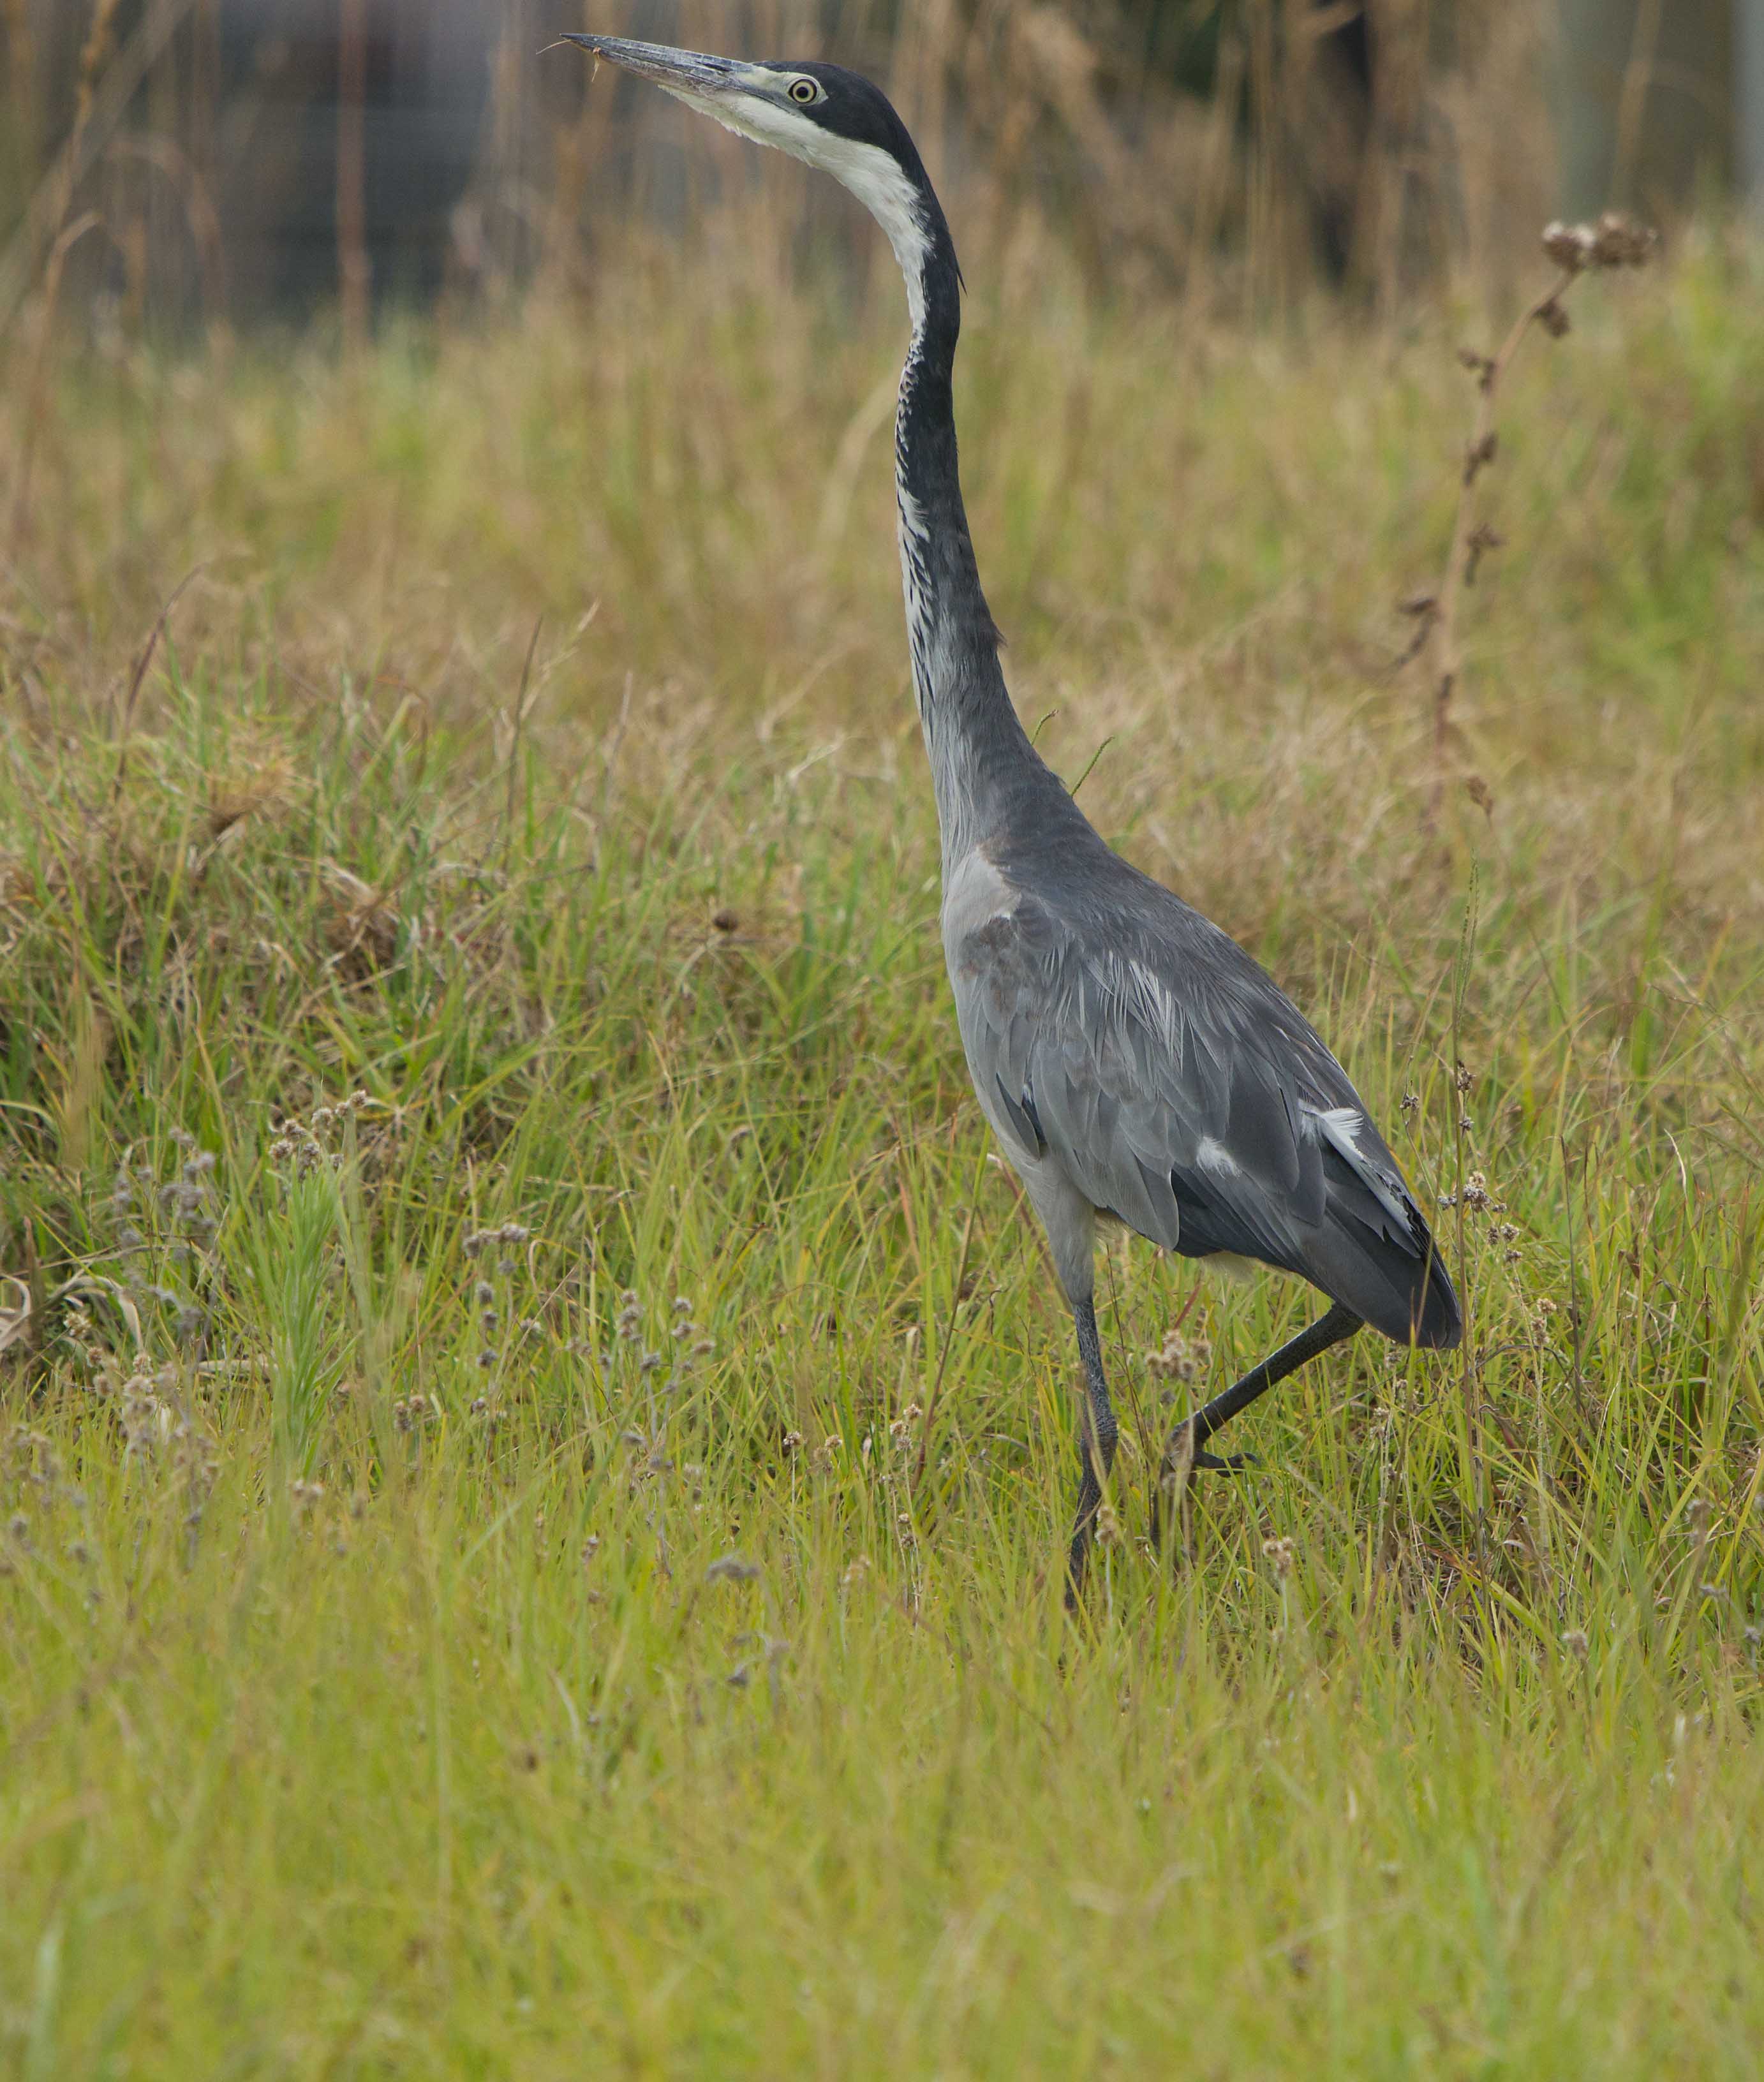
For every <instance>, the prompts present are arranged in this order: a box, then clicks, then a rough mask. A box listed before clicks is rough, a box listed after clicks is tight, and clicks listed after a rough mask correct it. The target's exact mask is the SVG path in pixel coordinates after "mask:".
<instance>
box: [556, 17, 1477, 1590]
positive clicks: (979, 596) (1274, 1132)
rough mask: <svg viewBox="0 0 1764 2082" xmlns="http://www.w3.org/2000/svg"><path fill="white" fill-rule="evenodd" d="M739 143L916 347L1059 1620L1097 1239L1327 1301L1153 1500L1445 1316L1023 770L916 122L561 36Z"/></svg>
mask: <svg viewBox="0 0 1764 2082" xmlns="http://www.w3.org/2000/svg"><path fill="white" fill-rule="evenodd" d="M567 40H568V41H569V42H571V43H573V44H580V46H581V47H582V48H583V49H584V50H586V51H588V52H589V53H592V54H593V57H595V58H597V59H599V60H604V61H606V62H607V63H608V64H610V65H614V66H617V67H618V68H619V69H621V70H623V71H625V72H627V73H631V74H635V75H636V76H637V77H638V78H641V79H644V80H648V81H650V82H652V83H653V84H654V85H655V86H658V87H660V88H661V89H662V90H663V91H665V93H668V94H670V95H673V96H674V97H675V98H676V99H678V100H680V101H682V102H684V103H686V105H687V106H688V107H690V108H693V109H695V110H697V111H698V112H700V113H701V114H703V115H705V116H711V117H712V118H713V119H714V120H715V121H717V122H719V123H720V124H724V126H725V127H726V128H727V129H731V130H733V131H736V132H737V133H739V134H740V135H741V136H742V137H748V138H751V139H753V141H756V142H757V143H759V144H762V145H771V146H774V147H775V148H776V149H777V150H780V151H783V152H787V153H790V154H792V155H793V156H794V157H795V158H799V159H802V160H805V161H807V162H808V164H809V165H810V166H815V167H818V168H819V169H820V170H821V171H822V172H824V173H827V174H830V175H832V176H833V179H835V180H838V181H839V182H841V183H843V185H844V186H845V187H846V188H848V189H850V192H852V193H853V194H854V195H855V196H856V197H857V198H858V200H859V202H861V203H862V204H863V205H864V207H865V208H866V209H867V210H868V211H869V212H870V213H871V216H872V217H875V218H876V221H877V222H878V223H879V224H880V225H881V227H882V229H883V230H884V233H885V234H887V236H888V242H889V244H890V245H891V246H892V247H893V251H894V257H895V259H897V261H898V263H900V268H901V274H902V276H904V277H905V283H906V302H907V311H908V316H909V319H910V322H911V336H910V339H909V344H908V347H907V351H906V360H905V365H904V367H903V368H902V369H901V383H900V393H899V399H898V403H897V411H896V415H895V427H894V487H895V498H896V504H897V509H898V516H899V522H898V530H897V533H898V539H899V547H900V558H901V589H902V592H903V595H904V597H905V605H906V630H907V647H908V651H909V657H910V663H911V669H912V684H913V690H914V697H915V698H916V700H917V702H918V716H919V723H920V727H921V731H922V735H923V738H924V741H925V748H926V755H927V757H928V759H929V762H930V766H931V788H932V793H933V794H934V796H935V801H936V807H937V822H938V830H939V841H940V849H941V854H942V862H941V865H942V887H943V900H942V925H943V952H944V956H945V959H946V962H947V967H948V970H949V979H950V983H951V985H952V989H953V993H954V996H955V1001H956V1024H957V1026H958V1028H959V1030H960V1035H961V1041H962V1047H963V1050H964V1052H965V1054H966V1056H967V1059H968V1067H969V1072H970V1073H971V1075H972V1077H973V1085H974V1091H975V1094H976V1096H977V1098H978V1099H979V1102H980V1107H981V1112H982V1113H983V1114H984V1115H985V1118H986V1119H987V1121H988V1123H990V1127H991V1128H992V1131H993V1133H994V1136H995V1137H996V1138H997V1140H998V1144H999V1147H1000V1148H1001V1149H1002V1152H1003V1153H1004V1155H1005V1157H1006V1159H1007V1160H1008V1161H1009V1162H1010V1164H1011V1166H1012V1168H1013V1169H1014V1170H1015V1172H1016V1173H1017V1174H1018V1176H1019V1178H1020V1179H1021V1180H1022V1182H1023V1189H1024V1191H1025V1193H1026V1195H1027V1197H1028V1200H1029V1202H1030V1203H1031V1205H1032V1207H1034V1209H1035V1211H1036V1214H1037V1215H1038V1216H1040V1220H1041V1223H1042V1225H1043V1227H1044V1229H1045V1230H1046V1233H1047V1238H1048V1244H1049V1251H1050V1254H1051V1257H1052V1260H1053V1269H1054V1271H1055V1273H1056V1275H1057V1277H1058V1279H1059V1282H1060V1284H1061V1288H1062V1289H1063V1290H1064V1292H1065V1296H1066V1301H1067V1303H1068V1304H1069V1305H1070V1309H1071V1312H1072V1317H1073V1322H1074V1329H1075V1331H1076V1335H1077V1343H1078V1359H1079V1363H1080V1365H1081V1367H1082V1373H1083V1380H1084V1389H1085V1395H1084V1401H1083V1403H1082V1406H1081V1416H1080V1420H1079V1425H1078V1433H1079V1438H1078V1460H1079V1469H1078V1515H1077V1519H1076V1521H1075V1523H1074V1527H1073V1532H1072V1539H1071V1544H1070V1549H1069V1550H1068V1555H1067V1566H1066V1602H1067V1604H1069V1605H1073V1606H1075V1605H1076V1604H1077V1603H1078V1595H1079V1592H1080V1591H1081V1590H1082V1586H1083V1583H1084V1577H1085V1568H1086V1561H1087V1555H1088V1553H1089V1551H1090V1549H1091V1545H1092V1542H1093V1539H1094V1536H1095V1530H1096V1526H1097V1519H1098V1513H1099V1508H1100V1507H1101V1504H1102V1501H1103V1496H1104V1488H1105V1486H1106V1484H1107V1483H1108V1479H1109V1475H1110V1471H1111V1469H1112V1465H1113V1463H1114V1459H1115V1452H1116V1440H1117V1438H1118V1431H1119V1427H1118V1426H1117V1422H1116V1416H1115V1412H1114V1409H1113V1406H1112V1403H1111V1401H1110V1397H1109V1390H1108V1376H1107V1375H1106V1373H1105V1372H1104V1365H1103V1351H1102V1342H1101V1339H1100V1338H1099V1334H1098V1330H1097V1323H1096V1308H1095V1250H1096V1239H1097V1230H1098V1224H1099V1222H1101V1221H1109V1222H1113V1223H1116V1224H1125V1226H1126V1227H1127V1228H1128V1229H1132V1230H1134V1231H1137V1233H1138V1234H1139V1235H1140V1236H1142V1237H1146V1238H1149V1239H1150V1241H1152V1242H1153V1243H1154V1244H1158V1245H1162V1246H1163V1249H1165V1250H1169V1251H1174V1252H1176V1253H1179V1254H1181V1255H1182V1256H1184V1257H1187V1258H1196V1259H1201V1260H1211V1261H1213V1262H1214V1263H1215V1264H1216V1265H1218V1266H1223V1267H1226V1268H1233V1269H1238V1270H1242V1269H1244V1267H1243V1262H1244V1261H1246V1260H1247V1261H1251V1264H1252V1265H1253V1264H1257V1263H1259V1264H1260V1265H1264V1266H1269V1267H1272V1268H1273V1269H1274V1270H1276V1271H1280V1272H1284V1273H1287V1274H1290V1275H1297V1276H1298V1278H1300V1279H1303V1280H1306V1281H1308V1282H1309V1283H1310V1285H1311V1286H1312V1287H1314V1288H1317V1289H1318V1290H1319V1292H1321V1293H1322V1294H1323V1295H1325V1296H1327V1298H1328V1302H1329V1306H1328V1308H1327V1310H1326V1311H1325V1312H1324V1313H1323V1315H1322V1316H1320V1317H1319V1318H1318V1320H1317V1321H1315V1322H1314V1323H1312V1324H1311V1325H1310V1327H1309V1328H1308V1329H1306V1330H1302V1331H1301V1332H1300V1333H1299V1334H1298V1336H1297V1337H1294V1338H1291V1339H1290V1340H1289V1342H1286V1343H1285V1344H1283V1345H1281V1347H1279V1349H1278V1350H1277V1351H1275V1352H1273V1353H1272V1354H1271V1355H1269V1356H1268V1358H1266V1359H1264V1360H1262V1362H1261V1363H1260V1364H1259V1365H1257V1366H1255V1367H1252V1368H1251V1369H1250V1371H1249V1372H1247V1373H1246V1374H1245V1375H1243V1377H1242V1378H1241V1379H1240V1380H1237V1381H1235V1382H1234V1383H1233V1384H1232V1385H1231V1386H1230V1387H1229V1388H1226V1389H1224V1390H1223V1391H1222V1393H1220V1394H1218V1395H1217V1396H1215V1397H1213V1399H1212V1400H1211V1401H1209V1402H1208V1403H1206V1404H1205V1406H1204V1407H1202V1408H1201V1409H1200V1410H1195V1411H1193V1412H1192V1413H1191V1414H1189V1415H1188V1417H1186V1418H1184V1419H1183V1420H1182V1421H1181V1422H1179V1423H1178V1424H1177V1425H1176V1426H1175V1428H1174V1429H1173V1430H1172V1431H1171V1435H1170V1438H1169V1440H1168V1443H1167V1444H1166V1446H1165V1448H1164V1450H1163V1456H1162V1459H1161V1461H1160V1463H1159V1470H1158V1480H1157V1481H1156V1482H1155V1483H1154V1489H1153V1502H1152V1536H1153V1540H1154V1545H1155V1544H1156V1542H1157V1540H1158V1495H1159V1493H1160V1491H1161V1490H1164V1489H1166V1488H1167V1487H1169V1486H1175V1484H1176V1483H1178V1482H1182V1481H1186V1479H1187V1477H1188V1471H1190V1470H1192V1469H1197V1468H1198V1469H1217V1470H1221V1471H1226V1472H1229V1471H1231V1470H1234V1469H1239V1468H1240V1467H1242V1466H1243V1465H1245V1464H1246V1463H1247V1460H1249V1459H1250V1458H1251V1456H1248V1455H1246V1454H1242V1453H1239V1454H1234V1455H1230V1456H1222V1455H1219V1454H1215V1453H1213V1452H1210V1451H1209V1449H1208V1441H1209V1439H1212V1438H1213V1435H1215V1434H1216V1433H1217V1431H1219V1430H1220V1428H1221V1427H1222V1426H1223V1425H1225V1424H1226V1423H1227V1422H1229V1421H1230V1419H1231V1418H1234V1417H1235V1416H1238V1415H1239V1414H1241V1413H1242V1412H1243V1410H1246V1409H1247V1408H1248V1407H1249V1406H1250V1405H1251V1403H1252V1402H1254V1401H1255V1400H1256V1399H1257V1398H1258V1397H1260V1396H1262V1395H1264V1394H1265V1393H1267V1392H1268V1389H1271V1388H1272V1387H1273V1386H1274V1385H1275V1384H1276V1383H1277V1382H1278V1381H1281V1380H1285V1378H1286V1377H1287V1376H1289V1375H1290V1374H1292V1373H1293V1372H1295V1371H1296V1370H1297V1369H1298V1368H1300V1367H1302V1366H1303V1365H1304V1364H1305V1363H1306V1362H1307V1361H1308V1360H1310V1359H1315V1358H1316V1357H1317V1356H1318V1355H1319V1353H1322V1352H1324V1351H1327V1350H1328V1349H1329V1348H1330V1347H1331V1346H1333V1345H1336V1344H1340V1343H1341V1342H1343V1341H1344V1339H1346V1338H1351V1337H1353V1335H1354V1334H1356V1333H1357V1331H1359V1330H1361V1329H1362V1328H1363V1327H1365V1326H1368V1325H1369V1326H1370V1327H1371V1328H1373V1329H1374V1330H1378V1331H1380V1332H1382V1334H1383V1335H1384V1336H1386V1338H1391V1339H1392V1340H1394V1341H1395V1342H1397V1343H1399V1344H1402V1345H1407V1346H1412V1347H1416V1348H1419V1349H1422V1350H1430V1351H1440V1350H1446V1349H1449V1348H1450V1347H1453V1346H1454V1345H1456V1344H1457V1343H1458V1341H1459V1338H1461V1336H1462V1316H1461V1314H1460V1311H1459V1308H1458V1296H1457V1295H1456V1293H1455V1292H1454V1289H1453V1286H1452V1282H1451V1279H1450V1275H1449V1274H1448V1272H1447V1271H1446V1268H1445V1265H1444V1264H1443V1263H1442V1262H1441V1258H1440V1255H1439V1253H1438V1251H1437V1249H1436V1247H1435V1244H1434V1240H1433V1236H1432V1234H1431V1233H1430V1232H1429V1228H1428V1224H1427V1221H1426V1219H1425V1217H1424V1215H1423V1214H1422V1212H1421V1209H1420V1206H1419V1204H1418V1203H1417V1202H1416V1199H1415V1196H1414V1195H1413V1194H1412V1192H1411V1191H1410V1190H1409V1188H1408V1186H1407V1183H1406V1182H1404V1179H1403V1174H1402V1172H1401V1170H1399V1167H1398V1165H1397V1162H1396V1160H1395V1157H1393V1156H1392V1155H1391V1151H1390V1149H1389V1148H1388V1146H1387V1145H1386V1143H1385V1140H1384V1139H1383V1137H1382V1136H1381V1135H1380V1134H1379V1132H1378V1128H1377V1127H1376V1126H1375V1125H1374V1123H1373V1120H1372V1118H1371V1115H1370V1114H1369V1112H1368V1111H1367V1109H1366V1107H1365V1105H1364V1104H1363V1103H1362V1102H1361V1098H1360V1096H1359V1094H1358V1093H1357V1092H1356V1091H1355V1089H1354V1088H1353V1085H1352V1083H1351V1082H1350V1081H1348V1076H1347V1073H1346V1072H1345V1071H1344V1070H1343V1068H1341V1066H1340V1064H1339V1063H1338V1062H1337V1061H1336V1059H1335V1057H1334V1056H1332V1055H1331V1053H1330V1052H1329V1050H1328V1048H1327V1047H1326V1046H1325V1045H1324V1043H1323V1041H1322V1040H1321V1039H1320V1038H1319V1035H1317V1033H1316V1032H1315V1030H1314V1029H1313V1028H1312V1027H1311V1026H1310V1024H1309V1023H1308V1022H1306V1020H1305V1019H1304V1018H1303V1017H1302V1015H1301V1014H1300V1013H1299V1012H1298V1009H1297V1008H1296V1007H1295V1006H1294V1005H1293V1003H1292V1002H1291V1001H1290V1000H1289V998H1288V997H1286V996H1285V993H1283V992H1282V991H1281V989H1280V988H1279V987H1278V986H1277V984H1275V982H1274V980H1273V979H1272V977H1271V976H1269V975H1268V972H1267V971H1265V970H1264V968H1263V967H1261V965H1260V963H1258V962H1256V961H1255V959H1253V957H1252V956H1251V955H1249V954H1247V952H1246V951H1245V950H1243V948H1242V947H1241V946H1239V945H1238V943H1237V942H1236V941H1234V939H1232V938H1230V935H1229V934H1226V933H1225V932H1224V931H1222V929H1220V928H1219V927H1218V926H1217V925H1213V923H1212V922H1211V921H1209V920H1208V919H1206V918H1205V917H1202V916H1201V913H1200V912H1197V911H1196V910H1195V909H1193V908H1192V907H1191V906H1190V905H1188V904H1185V903H1184V901H1183V900H1182V899H1181V898H1180V896H1176V895H1175V894H1174V893H1173V892H1172V891H1170V890H1168V889H1167V888H1165V887H1163V884H1162V883H1158V882H1156V881H1154V880H1153V879H1152V878H1151V877H1150V876H1149V875H1144V874H1142V873H1141V871H1140V870H1138V869H1137V868H1136V867H1134V866H1133V865H1132V863H1131V862H1129V861H1127V860H1125V859H1124V858H1122V857H1121V855H1120V854H1119V853H1116V852H1115V851H1114V850H1113V849H1112V848H1111V847H1110V846H1109V845H1108V843H1107V842H1106V841H1104V839H1103V837H1101V836H1100V834H1099V832H1097V831H1096V830H1095V828H1094V827H1093V826H1092V825H1091V822H1090V820H1089V819H1088V818H1087V817H1086V816H1085V815H1084V813H1083V811H1082V810H1081V809H1080V808H1079V807H1078V803H1076V801H1075V800H1074V798H1073V795H1072V794H1071V791H1070V790H1069V789H1068V788H1067V787H1066V785H1065V783H1064V782H1062V781H1061V779H1060V778H1059V776H1058V775H1057V774H1056V773H1054V772H1053V769H1051V768H1050V767H1049V766H1048V765H1046V764H1045V763H1044V761H1043V760H1042V759H1041V758H1040V756H1039V754H1038V753H1037V752H1036V749H1035V747H1034V745H1033V744H1032V743H1031V741H1030V740H1029V737H1028V734H1027V733H1026V732H1025V731H1024V730H1023V725H1022V723H1021V722H1020V721H1019V719H1018V716H1017V712H1016V710H1015V708H1014V707H1013V706H1012V704H1011V696H1010V693H1009V691H1008V689H1006V685H1005V679H1004V674H1003V672H1002V668H1001V666H1000V664H999V657H998V653H999V647H1000V643H1001V641H1002V639H1001V638H1000V635H999V632H998V627H997V626H996V624H995V623H994V621H993V617H992V614H991V611H990V609H989V608H988V607H987V605H986V596H985V593H984V592H982V591H981V584H980V575H979V571H978V569H977V566H976V563H975V559H974V547H973V537H971V535H970V534H969V527H968V516H967V512H966V508H964V504H963V502H962V493H961V481H960V472H959V470H958V467H957V461H956V418H955V402H954V394H953V389H952V375H953V370H954V367H955V360H956V340H957V337H958V335H959V334H960V329H961V297H962V289H963V283H962V276H961V272H960V268H958V266H957V264H956V247H955V243H954V242H953V240H952V238H951V236H950V230H949V225H948V221H947V219H946V217H944V214H943V206H942V204H940V203H939V200H938V199H937V196H936V193H935V190H934V189H933V188H932V186H931V180H930V179H929V178H928V176H927V175H926V171H925V165H924V162H923V161H922V158H920V156H919V154H918V149H917V147H916V146H915V145H914V142H913V140H912V137H910V136H909V133H908V131H907V129H906V126H905V124H904V123H903V122H902V121H901V118H900V116H898V115H897V113H896V112H895V110H894V108H893V105H892V104H891V103H890V102H889V101H888V98H887V96H886V95H884V94H883V93H882V91H880V88H878V87H876V86H874V85H872V84H871V82H869V81H868V80H867V79H864V78H860V77H859V75H858V74H855V73H851V72H847V71H846V70H843V69H842V68H841V67H840V66H838V65H827V64H822V63H819V62H813V61H809V62H795V61H785V60H775V59H768V60H764V61H757V62H746V61H741V60H736V59H732V58H726V57H711V56H708V55H707V54H705V53H701V52H697V51H684V50H674V49H672V48H669V47H667V46H665V45H663V44H645V43H634V42H631V41H630V40H627V39H625V38H622V37H616V36H569V37H568V39H567Z"/></svg>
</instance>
